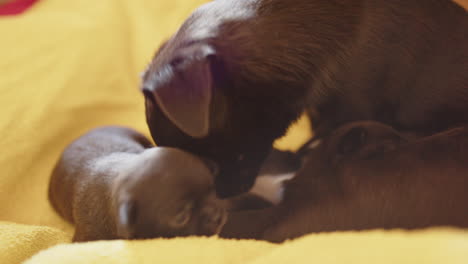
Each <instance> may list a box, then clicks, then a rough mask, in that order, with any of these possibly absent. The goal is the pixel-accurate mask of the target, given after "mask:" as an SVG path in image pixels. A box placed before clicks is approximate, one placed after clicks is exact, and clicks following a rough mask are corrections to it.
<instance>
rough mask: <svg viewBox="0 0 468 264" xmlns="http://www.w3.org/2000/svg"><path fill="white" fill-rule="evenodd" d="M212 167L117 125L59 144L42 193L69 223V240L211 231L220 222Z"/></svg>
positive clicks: (222, 212) (220, 205)
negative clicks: (59, 152) (71, 234)
mask: <svg viewBox="0 0 468 264" xmlns="http://www.w3.org/2000/svg"><path fill="white" fill-rule="evenodd" d="M214 173H215V171H214V167H212V166H211V165H210V164H209V161H204V160H202V159H200V158H198V157H195V156H193V155H191V154H188V153H186V152H183V151H180V150H177V149H172V148H161V147H153V146H152V144H151V143H150V142H149V141H148V140H147V139H146V138H145V137H144V136H143V135H141V134H140V133H138V132H136V131H134V130H132V129H129V128H124V127H103V128H98V129H95V130H92V131H90V132H88V133H86V134H85V135H83V136H82V137H80V138H78V139H77V140H75V141H74V142H72V143H71V144H70V145H69V146H68V147H67V148H66V149H65V150H64V152H63V154H62V156H61V158H60V160H59V161H58V163H57V165H56V167H55V169H54V171H53V173H52V176H51V180H50V186H49V200H50V202H51V203H52V205H53V207H54V208H55V209H56V211H57V212H58V213H59V214H60V215H61V216H63V217H64V218H65V219H67V220H68V221H70V222H72V223H74V224H75V226H76V231H75V235H74V238H73V241H76V242H77V241H90V240H103V239H117V238H121V239H123V238H125V239H135V238H154V237H174V236H188V235H213V234H216V233H218V232H219V231H220V228H221V226H222V225H223V224H224V222H225V218H226V212H225V205H224V202H222V201H220V200H219V199H217V198H216V195H215V193H214V190H213V189H214V187H213V186H214V182H213V179H214Z"/></svg>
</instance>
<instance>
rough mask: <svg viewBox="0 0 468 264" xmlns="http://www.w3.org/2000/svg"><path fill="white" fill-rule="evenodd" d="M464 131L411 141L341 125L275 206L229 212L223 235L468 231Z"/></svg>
mask: <svg viewBox="0 0 468 264" xmlns="http://www.w3.org/2000/svg"><path fill="white" fill-rule="evenodd" d="M466 146H468V128H466V127H462V128H455V129H451V130H448V131H445V132H442V133H439V134H436V135H434V136H430V137H427V138H423V139H418V140H416V141H410V142H408V141H407V140H406V139H405V138H404V137H403V136H401V134H399V133H398V132H396V131H395V130H394V129H392V128H391V127H388V126H386V125H383V124H379V123H375V122H356V123H351V124H348V125H345V126H343V127H341V128H339V129H338V130H336V131H335V132H334V133H332V134H331V135H330V136H329V137H326V138H324V139H323V141H322V143H321V144H320V146H318V147H317V148H315V149H311V150H309V152H308V153H307V154H305V155H306V156H305V163H304V166H303V167H302V169H301V170H300V171H299V172H298V173H297V175H296V177H295V178H293V179H292V180H290V181H289V182H288V183H286V186H285V188H286V189H285V196H284V200H283V202H282V203H280V204H279V205H278V206H273V207H269V208H266V209H262V210H249V211H242V212H231V213H230V214H229V217H228V222H227V224H226V225H225V226H224V228H223V231H222V232H221V236H223V237H234V238H255V239H264V240H268V241H272V242H281V241H284V240H286V239H292V238H297V237H299V236H302V235H304V234H308V233H317V232H331V231H345V230H347V231H350V230H365V229H374V228H384V229H387V228H404V229H415V228H425V227H431V226H448V225H450V226H457V227H465V228H466V227H468V204H467V203H466V201H467V200H468V192H467V190H466V188H467V186H468V173H467V172H468V162H467V157H468V152H467V151H468V148H466Z"/></svg>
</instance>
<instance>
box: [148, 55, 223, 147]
mask: <svg viewBox="0 0 468 264" xmlns="http://www.w3.org/2000/svg"><path fill="white" fill-rule="evenodd" d="M188 52H190V53H191V54H190V53H188V54H187V53H186V54H181V56H180V57H176V58H175V59H173V60H172V62H171V63H170V64H168V65H166V66H164V68H163V69H161V70H159V71H158V72H157V73H154V74H153V75H154V76H150V77H149V78H148V79H147V80H146V81H145V84H144V87H143V92H144V94H145V96H147V97H148V96H151V97H152V98H151V99H152V103H155V104H157V106H158V107H159V108H160V109H161V111H162V112H163V113H164V115H165V116H166V117H167V118H168V119H169V120H170V121H171V122H172V123H173V124H174V125H175V126H176V127H177V128H179V129H180V130H181V131H182V132H184V133H185V134H187V135H189V136H191V137H194V138H202V137H205V136H207V135H208V134H209V130H210V105H211V99H212V93H213V83H214V81H213V76H212V61H213V60H214V57H215V55H214V52H213V50H212V49H207V48H201V49H200V48H199V49H197V50H193V49H192V50H191V51H188Z"/></svg>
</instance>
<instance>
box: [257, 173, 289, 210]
mask: <svg viewBox="0 0 468 264" xmlns="http://www.w3.org/2000/svg"><path fill="white" fill-rule="evenodd" d="M294 175H295V173H294V172H291V173H286V174H282V175H261V176H258V178H257V180H256V181H255V184H254V186H253V187H252V189H251V190H250V192H251V193H253V194H256V195H258V196H260V197H262V198H264V199H266V200H268V201H270V202H272V203H273V204H279V203H280V202H281V201H282V200H283V194H284V181H287V180H290V179H292V178H294Z"/></svg>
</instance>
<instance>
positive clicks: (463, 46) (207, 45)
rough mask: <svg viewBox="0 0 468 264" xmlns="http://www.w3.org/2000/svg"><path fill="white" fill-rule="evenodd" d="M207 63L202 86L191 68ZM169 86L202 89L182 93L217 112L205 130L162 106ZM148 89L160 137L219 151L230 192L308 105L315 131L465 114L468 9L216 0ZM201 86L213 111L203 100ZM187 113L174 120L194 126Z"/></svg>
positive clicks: (345, 1)
mask: <svg viewBox="0 0 468 264" xmlns="http://www.w3.org/2000/svg"><path fill="white" fill-rule="evenodd" d="M239 14H240V15H239ZM229 16H232V17H229ZM201 31H204V32H205V33H206V34H205V36H201V37H200V36H199V35H200V34H199V33H200V32H201ZM206 49H212V51H210V52H209V54H206V55H203V54H201V53H200V51H202V50H206ZM204 56H206V57H204ZM206 63H208V64H209V65H210V69H209V70H208V71H209V72H208V73H207V72H206V71H207V69H206V68H203V72H204V74H210V76H211V79H210V80H209V82H207V83H206V85H205V86H206V87H204V86H203V85H200V82H206V79H199V78H197V77H194V76H198V75H196V74H194V73H195V72H196V71H195V69H202V68H201V67H206ZM182 76H185V77H182ZM203 76H204V77H203V78H205V77H206V75H203ZM184 78H186V79H184ZM180 80H183V81H184V85H182V86H180V85H179V86H177V85H176V83H177V82H178V81H180ZM191 82H194V83H196V84H197V85H198V86H197V87H195V88H197V89H198V90H197V89H195V88H194V87H191V85H190V83H191ZM174 85H176V86H177V87H174ZM200 87H204V88H203V89H201V88H200ZM207 87H208V88H207ZM173 88H177V89H180V90H178V91H179V92H181V91H183V90H184V89H187V90H188V91H186V92H185V94H187V95H188V94H192V93H191V92H190V89H192V88H193V89H195V90H196V91H197V92H200V93H202V94H204V95H205V97H201V98H204V99H205V100H204V101H203V100H200V101H197V99H196V98H194V97H187V98H185V97H184V96H183V95H182V97H183V98H184V100H182V99H181V100H182V101H185V100H188V101H190V104H183V105H190V106H187V107H193V109H194V111H185V112H184V113H182V115H185V114H187V112H188V114H190V113H193V115H197V118H199V119H200V120H203V118H209V132H208V134H206V135H205V136H204V137H191V136H190V135H188V134H186V133H184V132H182V130H180V127H178V126H176V125H175V124H174V123H173V122H172V121H170V117H171V116H172V114H173V113H171V111H174V108H171V109H172V110H168V111H169V112H168V111H163V110H162V109H164V108H166V106H167V105H169V106H170V105H171V104H172V103H174V101H170V100H169V101H167V102H165V101H164V98H163V99H161V101H157V100H155V97H157V96H158V91H162V90H165V89H167V91H169V93H170V92H171V89H173ZM200 89H201V90H200ZM142 90H143V92H144V94H145V96H146V105H147V119H148V125H149V127H150V130H151V133H152V136H153V138H154V139H155V141H156V143H158V145H162V146H173V147H179V148H182V149H186V150H188V151H191V152H193V153H196V154H199V155H202V156H207V157H210V158H212V159H213V160H215V161H216V162H217V163H218V164H219V165H220V168H221V173H220V176H219V177H217V179H216V180H217V183H216V184H217V191H218V194H220V195H221V196H230V195H234V194H236V193H240V192H244V191H246V190H248V189H249V187H250V186H252V184H253V182H254V179H255V177H256V175H257V174H258V169H259V166H260V164H261V163H262V161H263V159H264V158H265V157H266V155H267V154H268V152H269V149H270V148H271V143H272V142H273V140H275V139H276V138H278V137H280V136H281V135H283V134H284V133H285V131H286V129H287V127H288V126H289V125H290V124H291V122H293V121H294V120H295V119H296V118H297V117H298V116H299V115H300V114H301V113H302V111H303V110H304V109H307V110H308V113H309V115H310V116H311V119H312V123H313V125H314V130H315V132H316V135H318V136H323V135H327V134H328V133H329V132H330V131H332V130H334V129H335V128H337V127H338V126H340V125H341V124H343V123H345V122H348V121H356V120H375V121H380V122H383V123H386V124H389V125H391V126H393V127H395V128H396V129H398V130H402V131H403V130H404V131H411V132H416V133H421V134H425V135H428V134H431V133H434V132H438V131H442V130H445V129H447V128H450V127H454V126H457V125H460V124H466V122H467V121H468V14H467V11H466V10H464V9H463V8H461V7H460V6H457V5H456V4H455V3H453V2H451V1H449V0H411V1H407V0H332V1H330V0H288V1H285V0H244V1H235V0H217V1H212V2H210V3H208V4H206V5H204V6H202V7H201V8H200V9H198V10H196V11H195V12H194V13H193V14H192V15H191V16H190V17H189V18H188V19H187V20H186V21H185V23H184V24H183V25H182V27H181V28H180V29H179V31H178V32H177V33H176V34H175V35H174V36H173V37H172V38H170V39H169V40H168V41H167V42H166V43H165V45H163V46H162V47H161V48H160V49H159V51H158V52H157V54H156V56H155V57H154V60H153V61H152V63H151V64H150V66H149V68H148V71H147V72H146V74H145V76H144V78H143V87H142ZM173 90H174V89H173ZM175 90H176V89H175ZM175 90H174V91H175ZM167 91H166V93H167ZM205 93H209V94H211V96H212V97H211V98H212V99H211V102H210V112H209V115H208V116H205V114H206V113H205V112H204V111H205V110H203V111H202V112H203V114H201V113H202V112H199V111H196V109H198V107H202V106H203V109H206V105H205V104H206V102H207V100H206V98H208V97H206V96H208V95H209V94H205ZM170 98H171V99H174V98H175V99H174V100H176V101H177V100H178V99H177V98H179V99H180V98H181V95H179V96H174V97H170ZM208 101H209V100H208ZM164 104H166V106H165V105H164ZM178 104H182V102H178ZM169 106H167V107H169ZM168 109H169V108H168ZM175 109H176V110H175V111H177V108H175ZM166 110H167V109H166ZM197 113H198V114H197ZM176 114H179V115H180V113H176ZM184 119H185V120H192V119H190V118H189V117H187V116H183V118H181V119H179V123H178V125H179V126H180V125H181V124H182V127H184V126H186V127H190V124H184V121H183V120H184ZM181 120H182V121H181ZM206 122H207V120H204V121H203V123H204V124H205V123H206ZM199 132H200V133H201V134H203V133H204V130H203V131H202V130H200V131H199ZM202 132H203V133H202ZM201 134H199V135H201Z"/></svg>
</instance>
